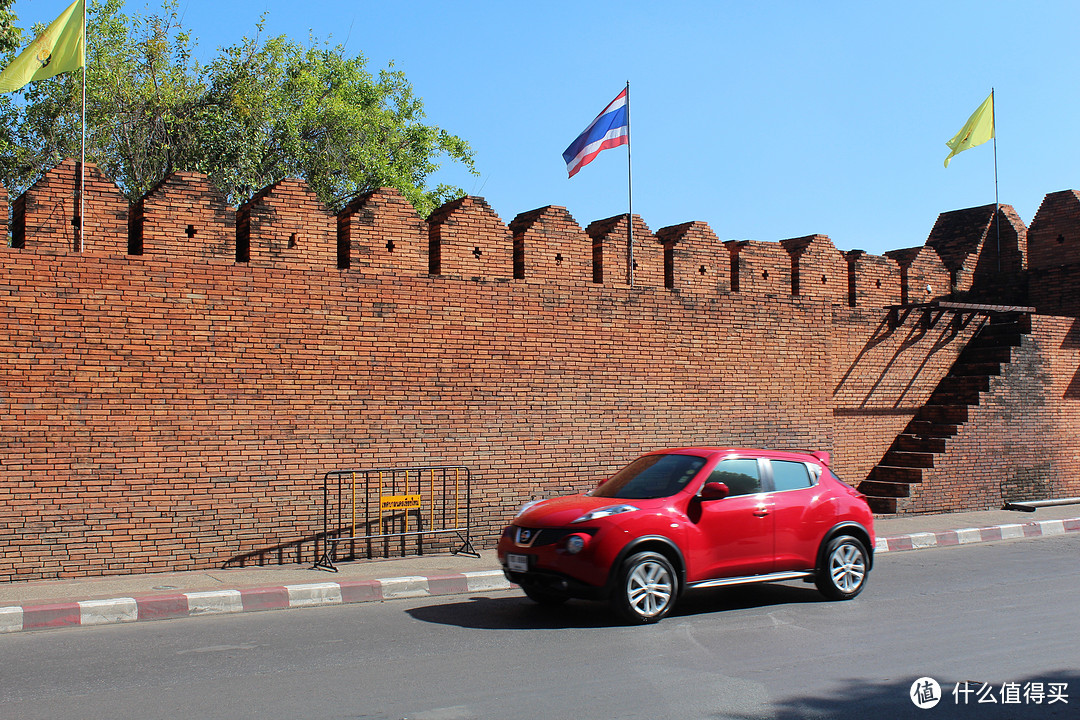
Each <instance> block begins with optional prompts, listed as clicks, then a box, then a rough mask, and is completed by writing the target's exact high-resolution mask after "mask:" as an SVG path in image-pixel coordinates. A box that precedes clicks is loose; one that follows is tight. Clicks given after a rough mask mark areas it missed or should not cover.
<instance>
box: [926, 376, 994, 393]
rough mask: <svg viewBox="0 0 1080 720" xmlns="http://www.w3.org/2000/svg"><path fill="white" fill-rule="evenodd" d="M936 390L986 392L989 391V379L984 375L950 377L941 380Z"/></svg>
mask: <svg viewBox="0 0 1080 720" xmlns="http://www.w3.org/2000/svg"><path fill="white" fill-rule="evenodd" d="M938 389H941V390H945V389H947V390H962V391H973V392H986V391H987V390H989V389H990V378H989V377H988V376H986V375H951V376H948V379H947V380H942V382H941V383H940V384H939V385H938Z"/></svg>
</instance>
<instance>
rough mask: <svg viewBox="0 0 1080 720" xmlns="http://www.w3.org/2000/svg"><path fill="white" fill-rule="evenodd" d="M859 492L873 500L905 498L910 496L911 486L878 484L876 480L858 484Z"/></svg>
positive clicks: (906, 484)
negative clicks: (873, 498)
mask: <svg viewBox="0 0 1080 720" xmlns="http://www.w3.org/2000/svg"><path fill="white" fill-rule="evenodd" d="M859 492H861V493H862V494H863V495H866V496H867V497H875V498H906V497H910V496H911V486H910V485H909V484H908V483H890V482H878V481H876V480H864V481H863V482H861V483H859Z"/></svg>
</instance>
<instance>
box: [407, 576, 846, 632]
mask: <svg viewBox="0 0 1080 720" xmlns="http://www.w3.org/2000/svg"><path fill="white" fill-rule="evenodd" d="M817 602H825V599H824V598H823V597H822V596H821V594H820V593H818V592H817V590H816V589H814V588H813V587H812V586H809V587H800V586H797V585H780V584H774V585H745V586H738V587H731V588H717V589H711V590H695V591H691V592H688V593H686V594H685V595H683V596H682V597H681V598H680V599H679V602H678V604H677V605H676V606H675V608H674V610H673V611H672V613H671V615H670V616H669V618H680V617H693V616H698V615H706V614H710V613H723V612H734V611H739V610H747V609H752V608H763V607H775V606H780V605H796V604H803V603H817ZM406 612H408V613H409V615H411V616H412V617H413V618H415V619H417V620H421V621H423V622H429V623H435V624H439V625H455V626H457V627H463V628H470V629H474V630H555V629H592V628H607V627H619V626H622V625H625V623H623V622H622V621H621V620H620V619H619V618H618V616H616V615H615V613H614V612H613V611H612V610H611V608H610V607H609V606H608V605H607V604H605V603H601V602H588V601H584V600H570V601H568V602H566V603H565V604H563V605H556V606H543V605H538V604H536V603H534V602H533V601H532V600H529V599H528V598H527V597H525V595H523V594H522V593H520V592H519V591H511V592H509V593H506V594H505V595H504V596H503V597H486V596H476V597H471V598H469V599H467V600H461V599H460V597H459V598H458V599H456V600H455V601H451V602H446V603H438V604H433V605H425V606H423V607H415V608H410V609H409V610H407V611H406Z"/></svg>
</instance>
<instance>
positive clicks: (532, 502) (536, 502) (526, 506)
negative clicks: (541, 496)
mask: <svg viewBox="0 0 1080 720" xmlns="http://www.w3.org/2000/svg"><path fill="white" fill-rule="evenodd" d="M542 502H544V501H543V500H530V501H529V502H527V503H525V504H524V505H522V506H521V509H520V510H518V511H517V515H515V516H514V517H516V518H517V517H521V516H522V515H523V514H524V513H525V511H526V510H528V509H529V508H531V507H533V506H534V505H539V504H540V503H542Z"/></svg>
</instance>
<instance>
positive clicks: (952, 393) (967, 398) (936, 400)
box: [926, 387, 980, 405]
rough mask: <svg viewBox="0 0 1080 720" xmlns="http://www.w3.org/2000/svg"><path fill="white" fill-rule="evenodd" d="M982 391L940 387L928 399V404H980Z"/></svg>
mask: <svg viewBox="0 0 1080 720" xmlns="http://www.w3.org/2000/svg"><path fill="white" fill-rule="evenodd" d="M979 400H980V393H979V391H978V390H950V389H947V388H940V387H939V388H938V389H937V390H935V391H934V393H933V394H932V395H931V396H930V397H929V398H928V399H927V400H926V404H927V405H978V404H979Z"/></svg>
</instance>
